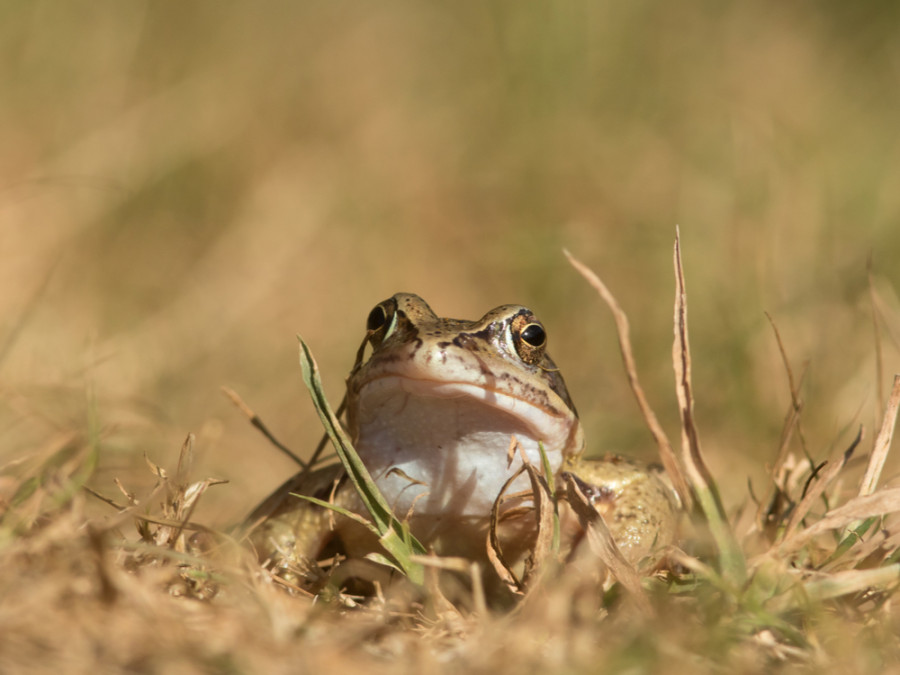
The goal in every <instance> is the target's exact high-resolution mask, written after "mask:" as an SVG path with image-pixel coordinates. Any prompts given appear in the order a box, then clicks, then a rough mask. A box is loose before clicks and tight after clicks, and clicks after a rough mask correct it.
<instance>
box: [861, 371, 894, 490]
mask: <svg viewBox="0 0 900 675" xmlns="http://www.w3.org/2000/svg"><path fill="white" fill-rule="evenodd" d="M898 409H900V375H894V387H893V389H892V390H891V398H890V399H889V400H888V404H887V408H886V409H885V411H884V419H883V420H882V422H881V431H879V432H878V437H877V438H876V439H875V446H874V447H873V448H872V456H871V457H870V458H869V465H868V466H867V467H866V473H865V474H864V475H863V478H862V481H861V482H860V485H859V494H860V496H862V495H870V494H872V493H873V492H874V491H875V486H876V485H877V484H878V479H879V477H880V476H881V470H882V469H883V468H884V463H885V461H886V460H887V456H888V451H889V450H890V448H891V439H893V437H894V427H895V426H896V424H897V410H898Z"/></svg>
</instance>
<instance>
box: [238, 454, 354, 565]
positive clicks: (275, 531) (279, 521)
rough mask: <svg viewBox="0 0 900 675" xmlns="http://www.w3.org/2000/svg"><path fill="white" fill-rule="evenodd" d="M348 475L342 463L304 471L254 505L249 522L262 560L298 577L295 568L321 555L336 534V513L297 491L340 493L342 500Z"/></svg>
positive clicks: (315, 494)
mask: <svg viewBox="0 0 900 675" xmlns="http://www.w3.org/2000/svg"><path fill="white" fill-rule="evenodd" d="M344 475H345V474H344V469H343V467H342V466H341V465H339V464H338V465H334V466H328V467H325V468H322V469H317V470H315V471H310V472H300V473H298V474H297V475H295V476H293V477H292V478H291V479H289V480H288V481H287V482H285V483H284V484H283V485H281V487H279V488H278V489H277V490H275V492H273V493H272V494H271V495H270V496H269V497H268V498H267V499H266V500H265V501H263V502H262V503H261V504H260V505H259V506H257V507H256V509H254V511H253V513H251V514H250V516H249V517H248V518H247V524H248V526H249V527H250V528H252V529H251V531H250V535H249V539H250V543H251V544H252V545H253V547H254V548H255V549H256V552H257V556H258V557H259V560H260V561H261V562H266V561H268V564H269V565H270V566H271V568H272V569H280V570H282V572H283V573H281V574H280V576H283V577H284V578H289V577H290V578H291V580H296V579H294V577H296V574H295V573H293V572H292V570H300V571H302V570H304V569H305V568H307V567H308V565H309V564H310V562H313V561H315V560H317V559H318V558H319V557H320V554H321V553H322V551H323V550H324V549H325V547H326V546H327V545H328V543H329V542H330V541H331V540H332V539H333V538H334V536H335V533H334V528H333V523H334V519H335V514H334V513H333V512H332V511H331V510H330V509H327V508H325V507H323V506H319V505H317V504H313V503H312V502H309V501H306V500H304V499H302V498H300V497H298V496H297V495H309V496H312V497H315V498H317V499H320V500H322V501H329V500H331V499H332V498H333V497H334V496H335V495H337V497H335V499H337V500H340V499H341V495H343V494H345V492H346V486H342V485H341V482H342V478H343V476H344ZM338 505H340V504H339V503H338ZM338 517H340V516H338Z"/></svg>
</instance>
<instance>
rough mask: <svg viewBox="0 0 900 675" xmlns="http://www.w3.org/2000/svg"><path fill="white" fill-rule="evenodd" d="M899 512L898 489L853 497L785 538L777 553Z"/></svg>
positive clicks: (899, 497)
mask: <svg viewBox="0 0 900 675" xmlns="http://www.w3.org/2000/svg"><path fill="white" fill-rule="evenodd" d="M895 511H900V488H891V489H886V490H879V491H878V492H876V493H874V494H870V495H864V496H860V497H855V498H854V499H851V500H850V501H849V502H847V503H846V504H844V505H843V506H839V507H838V508H836V509H832V510H831V511H829V512H828V513H826V514H825V515H824V516H823V517H822V519H821V520H819V521H818V522H816V523H814V524H813V525H810V526H809V527H807V528H806V529H804V530H800V531H799V532H797V533H795V534H794V535H792V536H790V537H785V539H784V540H783V541H782V543H781V546H779V547H778V551H779V552H780V554H781V555H786V554H788V553H790V552H792V551H796V550H798V549H800V548H801V547H803V546H804V545H806V544H807V543H808V542H809V541H810V540H812V539H813V538H814V537H817V536H819V535H820V534H822V533H824V532H827V531H828V530H834V529H837V528H841V527H845V526H847V525H849V524H850V523H853V522H855V521H857V520H861V519H863V518H869V517H871V516H880V515H883V514H887V513H894V512H895Z"/></svg>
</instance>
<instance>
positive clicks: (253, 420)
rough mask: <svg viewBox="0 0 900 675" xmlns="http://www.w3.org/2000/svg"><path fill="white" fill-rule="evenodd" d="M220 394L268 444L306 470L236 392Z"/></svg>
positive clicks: (304, 465)
mask: <svg viewBox="0 0 900 675" xmlns="http://www.w3.org/2000/svg"><path fill="white" fill-rule="evenodd" d="M222 392H223V393H224V394H225V395H226V396H227V397H228V398H230V399H231V402H232V403H234V404H235V405H236V406H237V407H238V409H239V410H240V411H241V412H242V413H244V414H245V415H246V416H247V418H248V419H249V420H250V424H252V425H253V426H255V427H256V428H257V429H259V430H260V431H261V432H262V434H263V436H265V437H266V438H268V439H269V442H270V443H271V444H272V445H274V446H275V447H276V448H278V449H279V450H281V452H283V453H284V454H286V455H287V456H288V457H290V458H291V459H292V460H294V461H295V462H296V463H297V464H299V465H300V467H301V468H303V469H306V467H307V463H306V462H304V461H303V460H302V459H300V458H299V457H298V456H297V455H296V454H294V452H293V451H292V450H291V449H290V448H288V447H287V446H285V445H283V444H282V443H281V442H280V441H279V440H278V439H277V438H275V436H273V435H272V432H271V431H269V429H268V427H267V426H266V425H265V424H264V423H263V421H262V420H261V419H260V418H259V417H258V416H257V414H256V413H255V412H253V410H251V409H250V406H248V405H247V404H246V403H244V400H243V399H242V398H241V397H240V396H238V394H237V392H236V391H234V390H233V389H229V388H228V387H222ZM323 444H324V443H323Z"/></svg>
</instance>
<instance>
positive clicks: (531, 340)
mask: <svg viewBox="0 0 900 675" xmlns="http://www.w3.org/2000/svg"><path fill="white" fill-rule="evenodd" d="M520 335H521V336H522V339H523V340H524V341H525V342H526V343H528V344H529V345H531V346H532V347H541V346H543V344H544V343H545V342H546V341H547V333H546V332H545V331H544V329H543V328H542V327H541V326H539V325H538V324H536V323H530V324H528V325H527V326H525V328H523V329H522V332H521V333H520Z"/></svg>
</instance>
